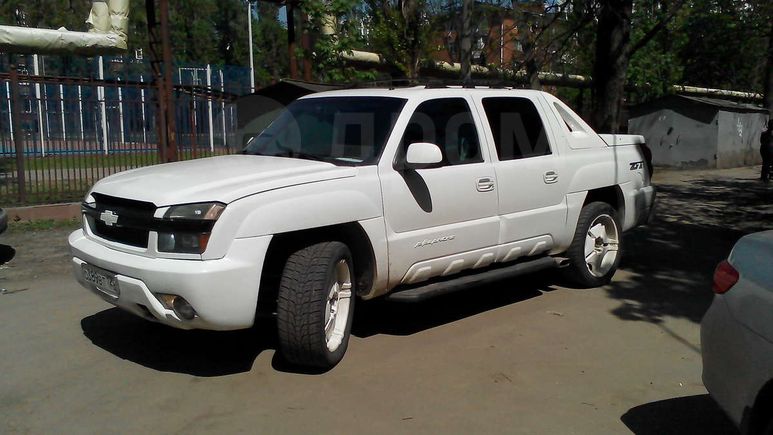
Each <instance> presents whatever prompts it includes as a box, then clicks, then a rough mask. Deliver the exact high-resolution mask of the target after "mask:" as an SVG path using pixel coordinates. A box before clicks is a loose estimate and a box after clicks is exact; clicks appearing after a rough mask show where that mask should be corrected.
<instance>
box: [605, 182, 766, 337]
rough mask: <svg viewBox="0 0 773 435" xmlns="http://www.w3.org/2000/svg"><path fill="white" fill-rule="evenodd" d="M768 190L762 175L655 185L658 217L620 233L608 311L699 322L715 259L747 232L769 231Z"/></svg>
mask: <svg viewBox="0 0 773 435" xmlns="http://www.w3.org/2000/svg"><path fill="white" fill-rule="evenodd" d="M771 222H773V188H766V186H764V185H762V184H761V183H760V182H759V180H743V179H741V180H728V179H704V180H695V181H694V182H692V183H691V184H685V185H665V186H658V204H657V209H656V217H655V219H654V222H652V223H651V224H650V225H648V226H647V227H643V228H637V229H635V230H633V231H631V232H629V233H626V235H625V236H624V238H623V243H624V248H623V249H624V255H623V259H622V263H621V265H620V268H621V269H623V270H626V271H628V272H630V274H631V275H630V276H629V277H628V278H627V279H618V280H615V281H614V282H613V283H612V284H610V285H609V286H607V287H606V291H607V293H608V295H609V297H611V298H613V299H618V300H620V303H621V304H620V306H619V307H618V308H616V309H614V310H613V314H615V315H616V316H618V317H619V318H621V319H623V320H633V321H646V322H651V323H656V324H659V323H661V322H662V321H663V319H664V318H665V317H677V318H684V319H688V320H690V321H692V322H695V323H698V322H700V320H701V318H702V317H703V314H704V313H705V312H706V310H707V309H708V307H709V305H710V304H711V300H712V298H713V293H712V292H711V282H712V278H713V273H714V268H715V267H716V265H717V263H719V262H720V261H722V260H723V259H725V258H727V256H728V254H729V253H730V250H731V248H732V247H733V244H735V242H736V241H737V240H738V239H739V238H740V237H742V236H743V235H745V234H748V233H752V232H756V231H762V230H765V229H771V228H773V225H771Z"/></svg>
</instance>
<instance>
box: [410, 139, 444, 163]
mask: <svg viewBox="0 0 773 435" xmlns="http://www.w3.org/2000/svg"><path fill="white" fill-rule="evenodd" d="M442 161H443V153H442V152H441V151H440V147H438V146H437V145H435V144H433V143H429V142H416V143H412V144H410V145H408V152H406V153H405V167H406V168H408V169H424V168H431V167H433V166H436V165H437V164H439V163H441V162H442Z"/></svg>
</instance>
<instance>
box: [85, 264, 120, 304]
mask: <svg viewBox="0 0 773 435" xmlns="http://www.w3.org/2000/svg"><path fill="white" fill-rule="evenodd" d="M81 271H82V272H83V280H84V281H86V282H88V283H90V284H93V285H94V287H96V288H97V290H99V291H101V292H102V293H105V294H107V295H109V296H112V297H114V298H117V297H118V295H119V291H118V281H117V280H116V279H115V274H113V273H110V272H108V271H106V270H104V269H100V268H98V267H96V266H92V265H90V264H86V263H83V264H81Z"/></svg>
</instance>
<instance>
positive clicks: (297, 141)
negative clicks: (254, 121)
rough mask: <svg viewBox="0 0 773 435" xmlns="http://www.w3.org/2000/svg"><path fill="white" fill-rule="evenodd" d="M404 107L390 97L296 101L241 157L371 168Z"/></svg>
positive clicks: (257, 137) (398, 99) (251, 143)
mask: <svg viewBox="0 0 773 435" xmlns="http://www.w3.org/2000/svg"><path fill="white" fill-rule="evenodd" d="M404 104H405V100H404V99H401V98H391V97H322V98H308V99H303V100H297V101H295V102H293V103H291V104H290V105H289V106H287V109H286V110H284V111H283V112H282V113H281V114H280V115H279V117H278V118H277V119H276V120H275V121H274V122H272V123H271V125H269V126H268V127H267V128H266V129H265V130H263V132H261V133H260V134H259V135H257V136H255V137H254V138H252V139H251V140H250V141H249V142H248V143H247V146H246V147H245V149H244V153H245V154H253V155H263V156H279V157H293V158H301V159H310V160H322V161H326V162H331V163H335V164H342V165H369V164H374V163H376V162H377V161H378V159H379V157H380V156H381V151H382V150H383V148H384V144H385V142H386V140H387V137H388V136H389V133H390V132H391V131H392V127H393V126H394V123H395V121H396V120H397V116H398V115H399V114H400V111H401V110H402V108H403V105H404Z"/></svg>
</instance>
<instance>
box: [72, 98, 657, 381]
mask: <svg viewBox="0 0 773 435" xmlns="http://www.w3.org/2000/svg"><path fill="white" fill-rule="evenodd" d="M640 145H643V138H641V137H640V136H622V135H601V136H600V135H598V134H596V133H595V132H594V131H593V130H592V129H591V128H590V127H589V126H588V125H587V124H586V123H585V122H583V120H582V119H581V118H580V117H578V116H577V115H576V114H575V113H574V112H573V111H572V110H571V109H570V108H569V107H567V106H566V105H565V104H563V103H562V102H561V101H559V100H558V99H556V98H555V97H553V96H551V95H550V94H547V93H544V92H538V91H530V90H516V89H489V88H485V89H483V88H461V87H447V88H425V87H412V88H398V89H348V90H339V91H332V92H322V93H318V94H314V95H310V96H307V97H304V98H302V99H299V100H297V101H295V102H293V103H292V104H290V105H289V106H288V107H287V109H286V110H285V111H284V112H283V113H282V114H281V115H280V116H279V117H278V118H277V119H276V120H275V121H274V122H273V123H272V124H271V125H270V126H269V127H268V128H267V129H266V130H265V131H263V132H262V133H261V134H260V135H258V136H257V137H255V138H254V139H253V140H252V141H250V142H249V143H248V144H247V146H246V148H245V149H244V150H243V152H242V153H240V154H239V155H230V156H223V157H213V158H207V159H200V160H191V161H185V162H178V163H170V164H164V165H158V166H151V167H146V168H141V169H135V170H131V171H127V172H123V173H120V174H116V175H112V176H110V177H107V178H105V179H103V180H101V181H99V182H98V183H96V184H95V185H94V187H93V189H92V190H91V191H90V192H89V194H88V195H87V196H86V199H85V201H84V203H83V207H82V209H83V223H84V225H83V229H82V230H77V231H75V232H73V233H72V234H71V235H70V238H69V243H70V247H71V250H72V254H73V266H74V272H75V276H76V277H77V279H78V281H79V282H81V283H82V284H83V285H84V286H85V287H87V288H88V289H91V290H92V291H94V292H95V293H96V294H98V295H99V296H101V297H102V298H104V299H105V300H106V301H108V302H110V303H111V304H114V305H117V306H118V307H121V308H123V309H125V310H128V311H130V312H132V313H134V314H136V315H138V316H142V317H144V318H146V319H148V320H152V321H157V322H161V323H164V324H166V325H170V326H173V327H177V328H183V329H191V328H203V329H214V330H233V329H242V328H249V327H252V326H253V324H254V323H255V319H256V318H257V316H260V315H262V314H267V315H272V316H275V318H276V319H277V330H278V335H279V351H280V352H281V354H282V355H283V357H284V358H285V359H286V360H287V361H289V362H291V363H294V364H298V365H305V366H317V367H323V368H329V367H332V366H334V365H335V364H337V363H338V362H339V361H340V360H341V358H343V355H344V352H345V351H346V348H347V344H348V340H349V333H350V328H351V323H352V313H353V310H354V307H355V300H356V299H372V298H376V297H382V296H383V297H388V298H390V299H393V300H397V301H416V300H422V299H425V298H427V297H430V296H434V295H438V294H442V293H445V292H449V291H452V290H456V289H459V288H464V287H470V286H471V285H472V284H473V283H475V284H477V283H480V282H483V281H487V280H494V279H499V278H503V277H507V276H514V275H517V274H522V273H526V272H531V271H535V270H539V269H543V268H548V267H557V268H559V269H561V270H562V271H563V272H564V273H566V274H567V275H568V276H570V277H571V278H572V279H573V280H574V281H575V283H577V284H578V285H581V286H598V285H602V284H605V283H607V282H608V281H609V280H610V279H611V277H612V275H613V274H614V273H615V270H616V268H617V265H618V263H619V261H620V255H621V249H622V237H621V235H622V232H623V231H625V230H628V229H630V228H633V227H635V226H636V225H639V224H642V223H645V222H646V221H647V219H648V217H649V215H650V211H651V208H652V205H653V200H654V190H653V187H652V186H650V174H649V171H648V169H647V168H648V165H647V162H646V161H645V158H644V156H643V154H642V150H641V148H640ZM481 291H483V290H481Z"/></svg>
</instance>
